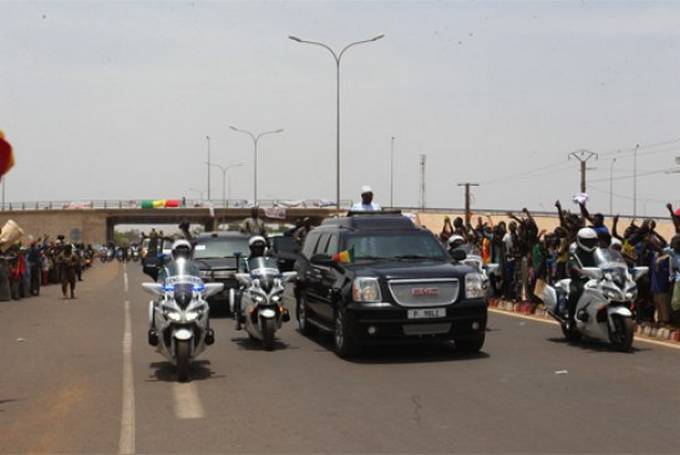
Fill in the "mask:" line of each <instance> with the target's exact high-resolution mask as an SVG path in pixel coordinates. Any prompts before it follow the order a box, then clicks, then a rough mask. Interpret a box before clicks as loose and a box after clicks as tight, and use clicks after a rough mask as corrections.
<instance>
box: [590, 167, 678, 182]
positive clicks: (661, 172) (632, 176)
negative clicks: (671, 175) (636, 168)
mask: <svg viewBox="0 0 680 455" xmlns="http://www.w3.org/2000/svg"><path fill="white" fill-rule="evenodd" d="M673 170H674V169H669V168H666V169H658V170H656V171H649V172H643V173H642V174H637V176H638V177H646V176H649V175H657V174H665V173H667V172H670V171H673ZM632 178H635V175H624V176H621V177H614V178H612V179H611V180H627V179H632ZM609 180H610V179H609V178H601V179H594V180H591V182H605V181H609Z"/></svg>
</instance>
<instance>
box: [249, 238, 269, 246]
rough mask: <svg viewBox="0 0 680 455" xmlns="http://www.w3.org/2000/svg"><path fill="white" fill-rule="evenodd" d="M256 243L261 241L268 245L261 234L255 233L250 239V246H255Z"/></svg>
mask: <svg viewBox="0 0 680 455" xmlns="http://www.w3.org/2000/svg"><path fill="white" fill-rule="evenodd" d="M256 243H261V244H262V246H266V245H267V241H266V240H265V239H264V237H262V236H261V235H254V236H252V237H251V238H250V240H248V246H253V245H255V244H256Z"/></svg>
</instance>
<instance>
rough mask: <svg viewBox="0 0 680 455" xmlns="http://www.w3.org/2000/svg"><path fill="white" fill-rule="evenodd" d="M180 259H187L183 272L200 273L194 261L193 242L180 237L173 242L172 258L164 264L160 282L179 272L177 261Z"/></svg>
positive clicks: (195, 274)
mask: <svg viewBox="0 0 680 455" xmlns="http://www.w3.org/2000/svg"><path fill="white" fill-rule="evenodd" d="M180 259H184V260H185V261H186V264H185V269H184V271H183V273H186V274H188V275H194V276H199V275H200V273H199V268H198V266H197V265H196V264H194V263H193V248H192V247H191V243H189V241H188V240H185V239H179V240H175V242H174V243H173V244H172V260H171V261H170V262H169V263H167V264H165V265H163V267H162V268H161V270H160V272H159V274H158V278H159V280H160V282H163V281H165V279H166V278H167V277H169V276H173V275H176V274H177V261H178V260H180Z"/></svg>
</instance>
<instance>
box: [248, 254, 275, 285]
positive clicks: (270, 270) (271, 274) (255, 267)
mask: <svg viewBox="0 0 680 455" xmlns="http://www.w3.org/2000/svg"><path fill="white" fill-rule="evenodd" d="M248 270H250V276H252V277H253V278H256V279H258V280H259V281H260V287H261V288H262V289H263V290H264V291H265V292H269V291H270V290H271V289H272V287H273V286H274V284H275V280H276V279H277V278H279V277H280V276H281V272H280V271H279V267H278V265H277V263H276V258H273V257H258V258H250V259H248Z"/></svg>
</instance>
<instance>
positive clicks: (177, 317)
mask: <svg viewBox="0 0 680 455" xmlns="http://www.w3.org/2000/svg"><path fill="white" fill-rule="evenodd" d="M163 316H165V318H166V319H170V320H171V321H173V322H180V321H181V320H182V315H181V314H180V313H179V311H175V310H165V311H164V312H163Z"/></svg>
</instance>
